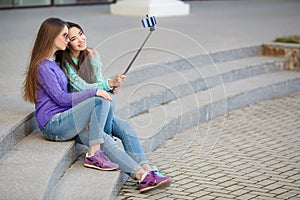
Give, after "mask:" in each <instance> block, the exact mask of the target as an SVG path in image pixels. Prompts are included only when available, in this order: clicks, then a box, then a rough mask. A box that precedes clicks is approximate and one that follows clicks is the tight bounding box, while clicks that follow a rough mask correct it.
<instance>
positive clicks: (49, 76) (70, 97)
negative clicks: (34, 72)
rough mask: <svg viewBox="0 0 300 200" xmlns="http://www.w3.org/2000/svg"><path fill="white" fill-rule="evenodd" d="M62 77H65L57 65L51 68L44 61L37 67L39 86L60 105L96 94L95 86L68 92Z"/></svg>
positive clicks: (82, 99) (70, 104)
mask: <svg viewBox="0 0 300 200" xmlns="http://www.w3.org/2000/svg"><path fill="white" fill-rule="evenodd" d="M64 78H65V79H66V77H65V74H64V73H63V71H62V70H61V69H60V68H59V67H58V66H57V68H52V67H51V65H50V64H48V63H47V64H46V63H45V64H44V65H42V66H40V68H39V72H38V81H39V84H40V87H42V88H43V89H44V90H45V92H46V93H47V94H48V95H49V96H50V98H51V99H52V100H53V101H54V102H55V103H56V104H58V105H60V106H74V105H76V104H78V103H80V102H81V101H84V100H86V99H88V98H89V97H92V96H95V95H96V92H97V89H95V88H93V89H88V90H84V91H81V92H75V93H69V92H68V90H67V81H66V83H64ZM66 80H67V79H66ZM64 84H66V85H64Z"/></svg>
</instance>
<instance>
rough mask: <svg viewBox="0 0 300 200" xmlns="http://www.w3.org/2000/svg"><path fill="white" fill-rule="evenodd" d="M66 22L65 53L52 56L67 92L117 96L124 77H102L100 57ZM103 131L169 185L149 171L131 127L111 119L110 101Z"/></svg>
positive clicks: (78, 30) (75, 26)
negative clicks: (66, 83)
mask: <svg viewBox="0 0 300 200" xmlns="http://www.w3.org/2000/svg"><path fill="white" fill-rule="evenodd" d="M67 23H68V25H69V39H70V43H69V46H68V48H67V49H66V50H65V51H61V52H59V53H58V54H57V55H56V60H57V61H58V62H59V63H60V66H61V68H62V69H63V71H64V72H65V74H66V75H67V77H68V79H69V90H70V91H72V92H78V91H82V90H86V89H90V88H97V89H102V90H106V91H112V92H113V93H117V92H118V90H119V88H120V87H119V86H120V85H121V84H122V83H123V81H124V80H125V78H126V76H125V75H122V74H120V75H117V76H115V77H114V78H113V79H105V78H103V76H102V71H101V69H102V63H101V59H100V56H99V54H98V53H97V51H96V50H94V49H92V48H87V46H86V45H87V44H86V36H85V34H84V32H83V29H82V28H81V27H80V26H79V25H78V24H75V23H72V22H67ZM112 96H113V95H112ZM104 131H105V132H106V133H107V134H110V135H112V136H115V137H117V138H119V139H120V140H121V141H122V144H123V146H124V149H125V151H126V153H128V155H129V156H130V157H131V158H132V159H133V160H135V161H136V163H137V164H138V165H139V166H141V167H142V168H143V169H144V170H146V171H152V172H153V173H155V174H156V175H157V176H159V177H160V178H163V179H164V180H165V182H166V183H167V185H168V184H169V183H170V181H171V179H170V177H167V176H163V175H162V173H160V172H159V171H157V170H153V169H152V167H151V166H150V163H149V161H148V159H147V158H146V155H145V153H144V151H143V149H142V146H141V144H140V141H139V139H138V137H137V135H136V132H135V130H134V128H133V127H132V126H131V125H130V124H129V123H128V122H127V121H125V120H122V119H119V118H117V117H115V116H114V106H113V102H112V103H111V107H110V110H109V114H108V117H107V121H106V124H105V128H104ZM114 162H116V163H118V164H119V166H120V168H121V169H125V168H126V165H127V163H126V162H125V163H124V162H122V161H121V160H114ZM150 188H152V187H146V188H143V187H140V189H141V191H144V190H145V191H146V190H149V189H150ZM154 188H155V187H154Z"/></svg>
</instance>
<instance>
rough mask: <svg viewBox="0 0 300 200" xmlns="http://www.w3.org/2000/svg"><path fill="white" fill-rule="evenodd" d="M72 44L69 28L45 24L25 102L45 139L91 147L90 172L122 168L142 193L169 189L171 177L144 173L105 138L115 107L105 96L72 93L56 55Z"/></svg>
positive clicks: (26, 84)
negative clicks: (112, 109) (111, 113)
mask: <svg viewBox="0 0 300 200" xmlns="http://www.w3.org/2000/svg"><path fill="white" fill-rule="evenodd" d="M68 43H69V37H68V27H67V25H66V23H65V22H64V21H62V20H60V19H58V18H48V19H46V20H45V21H44V22H43V23H42V25H41V27H40V29H39V32H38V34H37V37H36V40H35V44H34V47H33V50H32V54H31V59H30V63H29V66H28V69H27V73H26V78H25V81H24V95H23V97H24V100H26V101H29V102H31V103H34V104H35V117H36V120H37V122H38V125H39V128H40V129H41V131H42V132H43V134H44V136H45V137H46V138H47V139H48V140H52V141H66V140H71V139H75V140H76V141H78V142H80V143H82V144H84V145H86V146H89V152H88V153H87V154H86V157H85V160H84V165H85V166H86V167H91V168H96V169H102V170H114V169H117V168H118V167H119V166H118V164H116V163H114V162H118V163H123V164H122V170H123V171H124V172H126V173H127V174H129V175H130V176H131V177H132V178H134V179H137V180H139V188H140V191H141V192H145V191H149V190H152V189H156V188H161V187H166V186H167V185H169V184H170V182H171V179H170V177H166V176H164V177H161V176H158V175H157V174H156V173H155V172H154V171H145V170H144V169H143V168H141V167H140V166H139V165H138V164H137V163H136V162H135V161H134V160H133V159H132V158H131V157H130V156H129V155H128V154H127V153H126V152H125V151H124V150H123V149H121V148H120V147H119V146H118V144H117V142H115V141H114V140H113V139H112V137H110V136H109V135H108V134H106V133H105V132H104V126H105V123H106V120H107V115H108V112H109V110H110V101H111V97H110V95H109V94H108V93H107V92H106V91H104V90H100V89H96V88H91V89H87V90H83V91H80V92H74V93H69V92H68V79H67V77H66V75H65V74H64V72H63V71H62V70H61V68H60V67H59V66H58V64H57V63H56V62H55V53H56V52H57V51H58V50H65V49H66V47H67V45H68ZM102 98H103V99H105V101H104V100H103V99H102ZM101 149H103V150H104V152H105V153H106V154H107V155H108V157H109V158H110V159H111V160H113V161H114V162H111V161H110V160H109V159H108V157H106V155H105V154H104V153H103V151H102V150H101Z"/></svg>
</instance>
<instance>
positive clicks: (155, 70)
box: [123, 45, 262, 87]
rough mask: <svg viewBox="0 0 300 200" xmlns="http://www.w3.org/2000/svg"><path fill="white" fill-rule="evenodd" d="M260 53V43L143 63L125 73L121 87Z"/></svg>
mask: <svg viewBox="0 0 300 200" xmlns="http://www.w3.org/2000/svg"><path fill="white" fill-rule="evenodd" d="M259 55H262V46H261V45H251V46H243V47H238V48H233V49H224V50H219V51H215V52H206V53H205V54H200V55H195V56H192V57H188V58H180V59H177V60H171V61H166V62H160V63H158V64H150V65H143V66H139V67H132V69H131V70H130V72H129V73H128V74H127V79H126V82H125V83H124V84H123V87H127V86H130V85H134V84H137V83H140V82H142V81H144V80H145V79H149V78H150V77H160V76H164V75H166V74H168V73H170V72H174V70H176V71H181V70H187V69H191V68H199V67H203V66H207V65H212V64H217V63H220V62H226V61H231V60H238V59H242V58H248V57H254V56H259Z"/></svg>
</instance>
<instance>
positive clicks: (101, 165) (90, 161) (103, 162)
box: [84, 150, 119, 171]
mask: <svg viewBox="0 0 300 200" xmlns="http://www.w3.org/2000/svg"><path fill="white" fill-rule="evenodd" d="M84 166H85V167H90V168H94V169H100V170H104V171H111V170H115V169H118V168H119V165H118V164H116V163H113V162H111V161H110V160H109V159H108V158H107V157H106V155H105V154H104V152H103V151H101V150H98V151H96V153H95V154H94V155H93V156H90V157H89V156H88V154H86V155H85V159H84Z"/></svg>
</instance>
